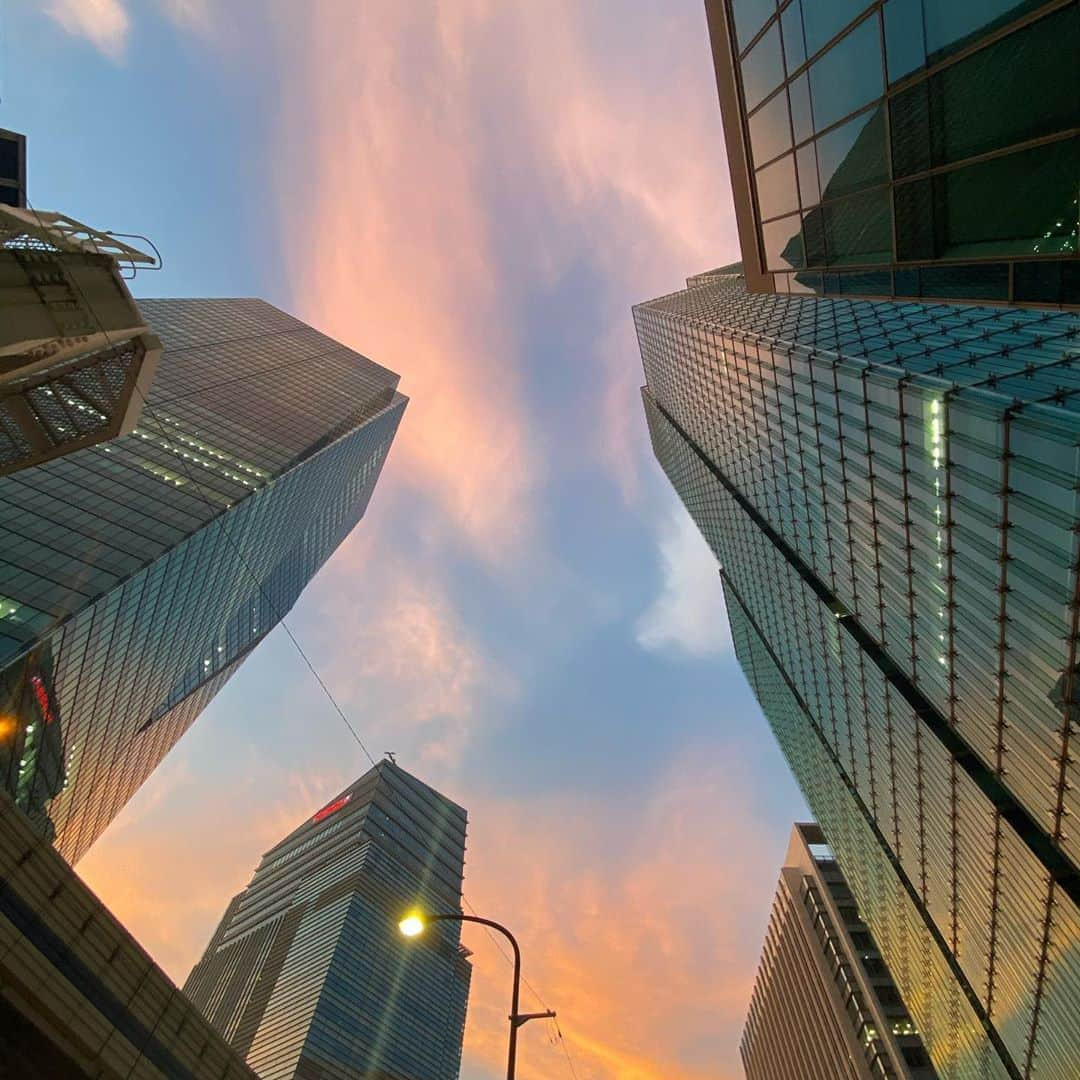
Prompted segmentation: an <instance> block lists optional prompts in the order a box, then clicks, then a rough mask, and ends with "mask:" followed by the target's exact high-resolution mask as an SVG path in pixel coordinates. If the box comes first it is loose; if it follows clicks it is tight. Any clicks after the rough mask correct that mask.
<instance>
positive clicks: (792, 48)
mask: <svg viewBox="0 0 1080 1080" xmlns="http://www.w3.org/2000/svg"><path fill="white" fill-rule="evenodd" d="M780 23H781V25H782V27H783V30H784V59H785V60H786V61H787V69H788V71H789V72H790V71H794V70H795V69H796V68H797V67H798V66H799V65H800V64H803V63H805V62H806V42H805V41H804V40H803V29H802V0H792V2H791V3H790V4H788V6H787V7H786V8H784V13H783V14H782V15H781V16H780Z"/></svg>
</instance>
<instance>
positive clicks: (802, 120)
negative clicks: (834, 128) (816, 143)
mask: <svg viewBox="0 0 1080 1080" xmlns="http://www.w3.org/2000/svg"><path fill="white" fill-rule="evenodd" d="M788 93H789V94H790V95H791V126H792V128H793V129H794V131H795V142H796V143H801V142H802V141H803V140H804V139H809V138H810V136H811V135H813V134H814V118H813V115H812V114H811V112H810V82H809V80H808V79H807V77H806V75H805V74H802V75H800V76H799V77H798V78H797V79H793V80H792V81H791V82H790V83H788Z"/></svg>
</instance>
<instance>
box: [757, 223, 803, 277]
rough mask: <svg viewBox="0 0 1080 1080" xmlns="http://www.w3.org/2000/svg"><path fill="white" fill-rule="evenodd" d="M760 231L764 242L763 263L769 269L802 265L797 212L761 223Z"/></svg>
mask: <svg viewBox="0 0 1080 1080" xmlns="http://www.w3.org/2000/svg"><path fill="white" fill-rule="evenodd" d="M761 233H762V239H763V240H764V243H765V265H766V267H767V268H768V269H769V270H790V269H791V268H792V267H796V268H798V267H801V266H802V265H803V262H804V260H803V247H802V237H801V236H800V235H799V215H798V214H791V215H790V216H789V217H786V218H779V219H778V220H776V221H770V222H769V223H768V224H767V225H762V227H761Z"/></svg>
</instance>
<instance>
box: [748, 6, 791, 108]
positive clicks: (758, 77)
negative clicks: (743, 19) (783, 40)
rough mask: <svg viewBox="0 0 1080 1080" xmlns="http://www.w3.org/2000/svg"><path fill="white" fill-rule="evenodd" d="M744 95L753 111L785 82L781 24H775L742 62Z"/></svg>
mask: <svg viewBox="0 0 1080 1080" xmlns="http://www.w3.org/2000/svg"><path fill="white" fill-rule="evenodd" d="M742 77H743V95H744V96H745V98H746V107H747V109H752V108H753V107H754V106H755V105H757V104H758V103H759V102H760V101H762V100H763V99H764V98H766V97H768V95H769V93H770V92H771V91H773V90H775V89H776V88H777V87H778V86H779V85H780V84H781V83H782V82H783V81H784V58H783V56H782V55H781V53H780V24H779V23H773V25H772V26H771V27H769V29H768V31H767V32H766V33H765V35H764V36H763V37H762V39H761V40H760V41H759V42H758V43H757V44H756V45H755V46H754V47H753V48H752V49H751V50H750V52H749V53H748V54H747V56H746V59H745V60H743V62H742Z"/></svg>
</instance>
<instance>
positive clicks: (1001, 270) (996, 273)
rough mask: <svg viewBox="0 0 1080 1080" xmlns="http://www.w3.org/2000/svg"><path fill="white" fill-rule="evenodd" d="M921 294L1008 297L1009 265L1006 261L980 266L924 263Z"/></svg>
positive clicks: (952, 297)
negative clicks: (925, 264)
mask: <svg viewBox="0 0 1080 1080" xmlns="http://www.w3.org/2000/svg"><path fill="white" fill-rule="evenodd" d="M919 282H920V294H921V295H922V296H939V297H943V298H945V299H955V300H965V299H967V300H1007V299H1008V297H1009V267H1008V265H1007V264H1005V263H988V264H983V265H981V266H979V265H976V266H924V267H922V269H921V270H920V271H919Z"/></svg>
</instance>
